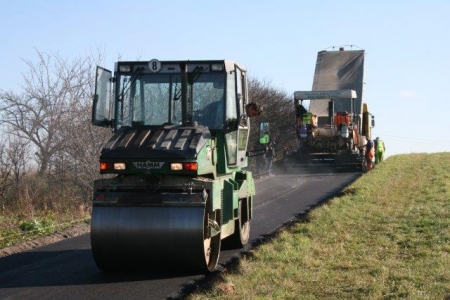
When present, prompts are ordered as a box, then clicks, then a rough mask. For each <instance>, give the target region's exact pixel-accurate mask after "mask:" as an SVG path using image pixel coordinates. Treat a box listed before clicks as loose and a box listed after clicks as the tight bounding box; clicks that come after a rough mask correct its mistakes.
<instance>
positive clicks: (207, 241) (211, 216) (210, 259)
mask: <svg viewBox="0 0 450 300" xmlns="http://www.w3.org/2000/svg"><path fill="white" fill-rule="evenodd" d="M220 219H221V218H220V212H219V211H214V212H210V213H208V212H205V221H204V230H203V249H204V256H205V263H206V270H207V271H213V270H214V269H215V268H216V266H217V263H218V261H219V256H220V245H221V238H220V225H219V224H220Z"/></svg>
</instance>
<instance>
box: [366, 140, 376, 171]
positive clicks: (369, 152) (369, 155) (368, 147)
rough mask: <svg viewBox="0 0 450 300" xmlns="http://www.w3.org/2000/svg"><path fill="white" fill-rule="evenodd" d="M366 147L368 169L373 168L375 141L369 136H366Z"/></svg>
mask: <svg viewBox="0 0 450 300" xmlns="http://www.w3.org/2000/svg"><path fill="white" fill-rule="evenodd" d="M366 140H367V143H366V149H365V155H366V162H367V169H368V170H370V169H373V160H374V156H375V147H374V143H373V141H372V140H371V139H370V137H369V136H366Z"/></svg>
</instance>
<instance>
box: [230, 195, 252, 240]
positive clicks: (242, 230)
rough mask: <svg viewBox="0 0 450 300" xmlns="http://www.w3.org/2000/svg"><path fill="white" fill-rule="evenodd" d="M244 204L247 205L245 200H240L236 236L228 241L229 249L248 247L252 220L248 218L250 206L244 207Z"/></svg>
mask: <svg viewBox="0 0 450 300" xmlns="http://www.w3.org/2000/svg"><path fill="white" fill-rule="evenodd" d="M243 203H246V201H245V199H241V200H239V208H238V215H239V217H238V218H237V219H236V221H235V231H234V234H233V235H232V236H230V237H229V238H228V239H227V240H226V244H227V247H230V248H242V247H244V246H245V245H247V243H248V240H249V238H250V220H248V218H247V216H248V213H247V209H248V205H247V206H243Z"/></svg>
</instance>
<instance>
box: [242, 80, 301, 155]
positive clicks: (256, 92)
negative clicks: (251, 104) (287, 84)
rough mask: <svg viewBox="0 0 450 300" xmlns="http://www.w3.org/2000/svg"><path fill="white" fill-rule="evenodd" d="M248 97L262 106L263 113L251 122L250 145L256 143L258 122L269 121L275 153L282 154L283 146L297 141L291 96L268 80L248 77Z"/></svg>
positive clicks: (293, 144)
mask: <svg viewBox="0 0 450 300" xmlns="http://www.w3.org/2000/svg"><path fill="white" fill-rule="evenodd" d="M248 85H249V88H248V89H249V98H250V100H251V101H255V102H257V103H258V104H259V105H260V106H262V108H263V113H262V114H261V116H259V117H258V118H255V120H254V121H253V122H252V130H251V132H252V133H254V134H253V135H252V137H251V140H250V142H251V145H255V147H257V145H258V140H257V139H258V138H259V130H258V126H259V123H260V122H269V124H270V125H269V126H270V136H271V140H272V141H273V142H274V143H275V145H276V147H275V148H276V149H277V151H276V155H277V156H279V155H281V154H282V152H283V151H282V150H283V149H284V148H293V147H295V145H296V143H297V139H296V136H295V127H294V126H295V113H294V103H293V97H291V96H290V95H287V94H286V92H284V91H282V90H280V89H276V88H274V87H273V86H272V85H271V84H270V82H267V81H261V80H258V79H256V78H250V79H249V83H248ZM255 133H256V134H255Z"/></svg>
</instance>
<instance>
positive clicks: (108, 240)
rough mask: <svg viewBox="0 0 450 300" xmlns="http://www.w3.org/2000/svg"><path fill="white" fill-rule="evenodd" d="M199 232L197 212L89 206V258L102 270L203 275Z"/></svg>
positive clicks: (201, 217)
mask: <svg viewBox="0 0 450 300" xmlns="http://www.w3.org/2000/svg"><path fill="white" fill-rule="evenodd" d="M204 230H205V207H203V206H188V207H183V206H94V208H93V212H92V221H91V245H92V252H93V255H94V259H95V261H96V263H97V266H98V267H99V268H100V269H104V270H108V269H115V268H116V267H118V268H123V267H144V266H145V267H152V266H154V267H161V266H163V267H167V268H169V269H172V268H174V267H177V266H181V265H182V266H188V267H189V268H195V269H205V267H207V265H208V263H209V262H208V260H209V259H208V256H207V255H205V253H208V251H209V250H208V249H209V244H208V241H209V240H208V239H206V240H205V238H204V237H205V234H204ZM219 236H220V234H219ZM219 243H220V237H219ZM219 247H220V246H219ZM205 249H206V250H205Z"/></svg>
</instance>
